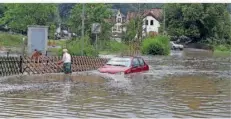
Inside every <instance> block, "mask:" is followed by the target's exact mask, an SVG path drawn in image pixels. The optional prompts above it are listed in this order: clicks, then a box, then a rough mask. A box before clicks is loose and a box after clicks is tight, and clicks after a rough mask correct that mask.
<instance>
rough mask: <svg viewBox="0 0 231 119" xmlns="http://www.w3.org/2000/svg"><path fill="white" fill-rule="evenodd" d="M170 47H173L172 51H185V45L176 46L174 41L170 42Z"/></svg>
mask: <svg viewBox="0 0 231 119" xmlns="http://www.w3.org/2000/svg"><path fill="white" fill-rule="evenodd" d="M170 47H171V49H172V50H177V49H179V50H183V49H184V46H183V45H181V44H176V43H174V42H173V41H170Z"/></svg>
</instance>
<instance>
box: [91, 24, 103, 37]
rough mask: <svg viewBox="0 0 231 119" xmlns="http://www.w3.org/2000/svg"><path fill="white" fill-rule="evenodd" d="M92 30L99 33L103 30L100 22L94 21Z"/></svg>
mask: <svg viewBox="0 0 231 119" xmlns="http://www.w3.org/2000/svg"><path fill="white" fill-rule="evenodd" d="M91 32H92V33H94V34H98V33H100V32H101V25H100V24H99V23H93V24H92V27H91Z"/></svg>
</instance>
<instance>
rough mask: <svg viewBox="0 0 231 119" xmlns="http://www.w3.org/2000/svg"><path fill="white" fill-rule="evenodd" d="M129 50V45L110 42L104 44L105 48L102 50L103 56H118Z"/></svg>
mask: <svg viewBox="0 0 231 119" xmlns="http://www.w3.org/2000/svg"><path fill="white" fill-rule="evenodd" d="M127 50H128V45H126V44H125V43H123V42H121V43H120V42H117V41H114V40H109V41H107V42H104V43H103V47H102V48H101V50H100V53H102V54H117V53H121V52H124V51H127Z"/></svg>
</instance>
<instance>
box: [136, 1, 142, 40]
mask: <svg viewBox="0 0 231 119" xmlns="http://www.w3.org/2000/svg"><path fill="white" fill-rule="evenodd" d="M138 15H139V20H138V29H137V30H138V32H137V38H138V41H139V40H140V22H141V15H140V3H139V12H138Z"/></svg>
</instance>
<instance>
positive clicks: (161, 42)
mask: <svg viewBox="0 0 231 119" xmlns="http://www.w3.org/2000/svg"><path fill="white" fill-rule="evenodd" d="M141 52H142V53H143V54H145V55H168V54H169V53H170V45H169V37H167V36H156V37H149V38H146V39H144V40H143V42H142V46H141Z"/></svg>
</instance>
